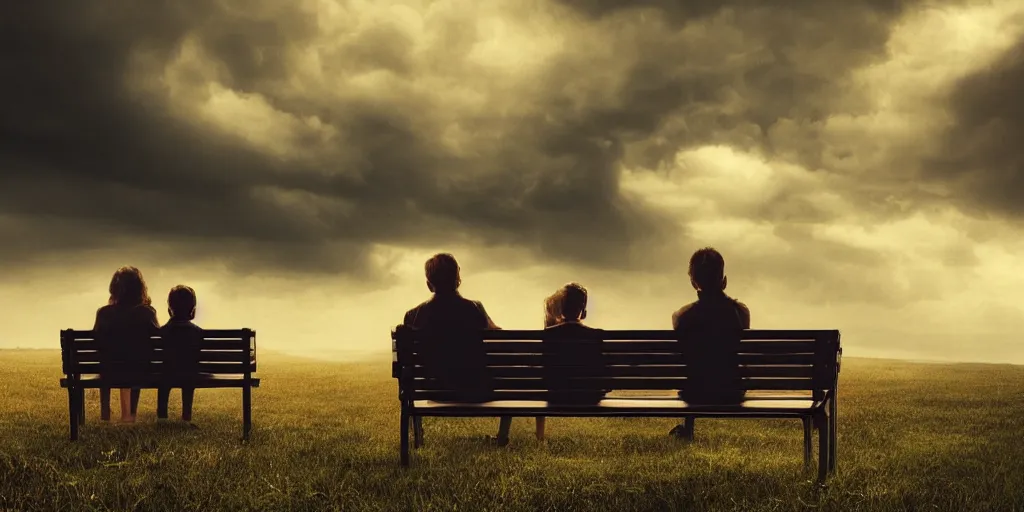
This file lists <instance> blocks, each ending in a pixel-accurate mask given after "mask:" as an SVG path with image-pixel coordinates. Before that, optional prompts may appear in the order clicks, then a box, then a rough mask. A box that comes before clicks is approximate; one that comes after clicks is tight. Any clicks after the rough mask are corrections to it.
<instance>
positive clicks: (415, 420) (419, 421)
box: [412, 416, 423, 448]
mask: <svg viewBox="0 0 1024 512" xmlns="http://www.w3.org/2000/svg"><path fill="white" fill-rule="evenodd" d="M412 439H413V448H422V447H423V417H422V416H413V417H412Z"/></svg>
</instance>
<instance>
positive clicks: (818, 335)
mask: <svg viewBox="0 0 1024 512" xmlns="http://www.w3.org/2000/svg"><path fill="white" fill-rule="evenodd" d="M538 332H540V331H536V330H521V329H508V330H493V331H486V334H487V336H486V337H487V339H489V340H536V339H538ZM677 336H678V335H677V334H675V333H674V332H673V331H670V330H608V331H605V332H604V333H603V334H602V337H603V338H604V339H606V340H636V341H659V340H675V339H676V337H677ZM838 337H839V331H837V330H765V329H749V330H746V331H744V332H743V339H745V340H778V341H801V340H802V341H814V340H818V339H825V338H838Z"/></svg>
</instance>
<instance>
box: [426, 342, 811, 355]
mask: <svg viewBox="0 0 1024 512" xmlns="http://www.w3.org/2000/svg"><path fill="white" fill-rule="evenodd" d="M573 344H574V343H572V342H566V343H563V344H562V347H565V348H562V350H571V346H572V345H573ZM545 345H546V344H545V343H543V342H540V341H502V342H492V341H490V340H486V341H484V343H483V350H484V353H486V354H495V355H497V354H542V353H544V351H545V348H544V347H545ZM816 346H817V344H816V343H815V342H813V341H744V342H742V343H740V345H739V349H738V352H739V353H741V354H813V353H814V352H815V347H816ZM681 348H682V347H681V344H680V343H679V342H678V341H631V342H613V341H606V342H604V343H602V344H601V351H602V352H603V353H605V354H630V353H632V354H679V353H680V350H681ZM429 351H430V345H428V344H426V343H416V344H414V345H413V347H412V354H413V355H414V357H415V356H417V355H421V354H423V355H429Z"/></svg>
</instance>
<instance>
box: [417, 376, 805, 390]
mask: <svg viewBox="0 0 1024 512" xmlns="http://www.w3.org/2000/svg"><path fill="white" fill-rule="evenodd" d="M492 382H493V384H492V386H493V389H495V390H546V389H547V384H546V383H545V381H544V380H543V379H540V378H533V379H513V378H496V379H492ZM570 382H571V384H570V386H577V387H576V388H575V390H584V389H590V390H594V389H621V390H676V389H685V388H686V378H684V377H683V378H668V377H655V378H603V379H572V380H571V381H570ZM412 386H413V390H414V391H451V390H452V389H451V388H449V387H448V385H447V384H445V383H443V382H437V381H433V380H425V379H416V380H414V381H413V383H412ZM740 387H741V388H743V389H759V390H794V391H797V390H813V389H814V382H813V380H812V379H795V378H778V379H773V378H764V379H757V378H754V379H743V380H741V381H740Z"/></svg>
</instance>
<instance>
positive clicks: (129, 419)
mask: <svg viewBox="0 0 1024 512" xmlns="http://www.w3.org/2000/svg"><path fill="white" fill-rule="evenodd" d="M121 423H135V416H122V417H121Z"/></svg>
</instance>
